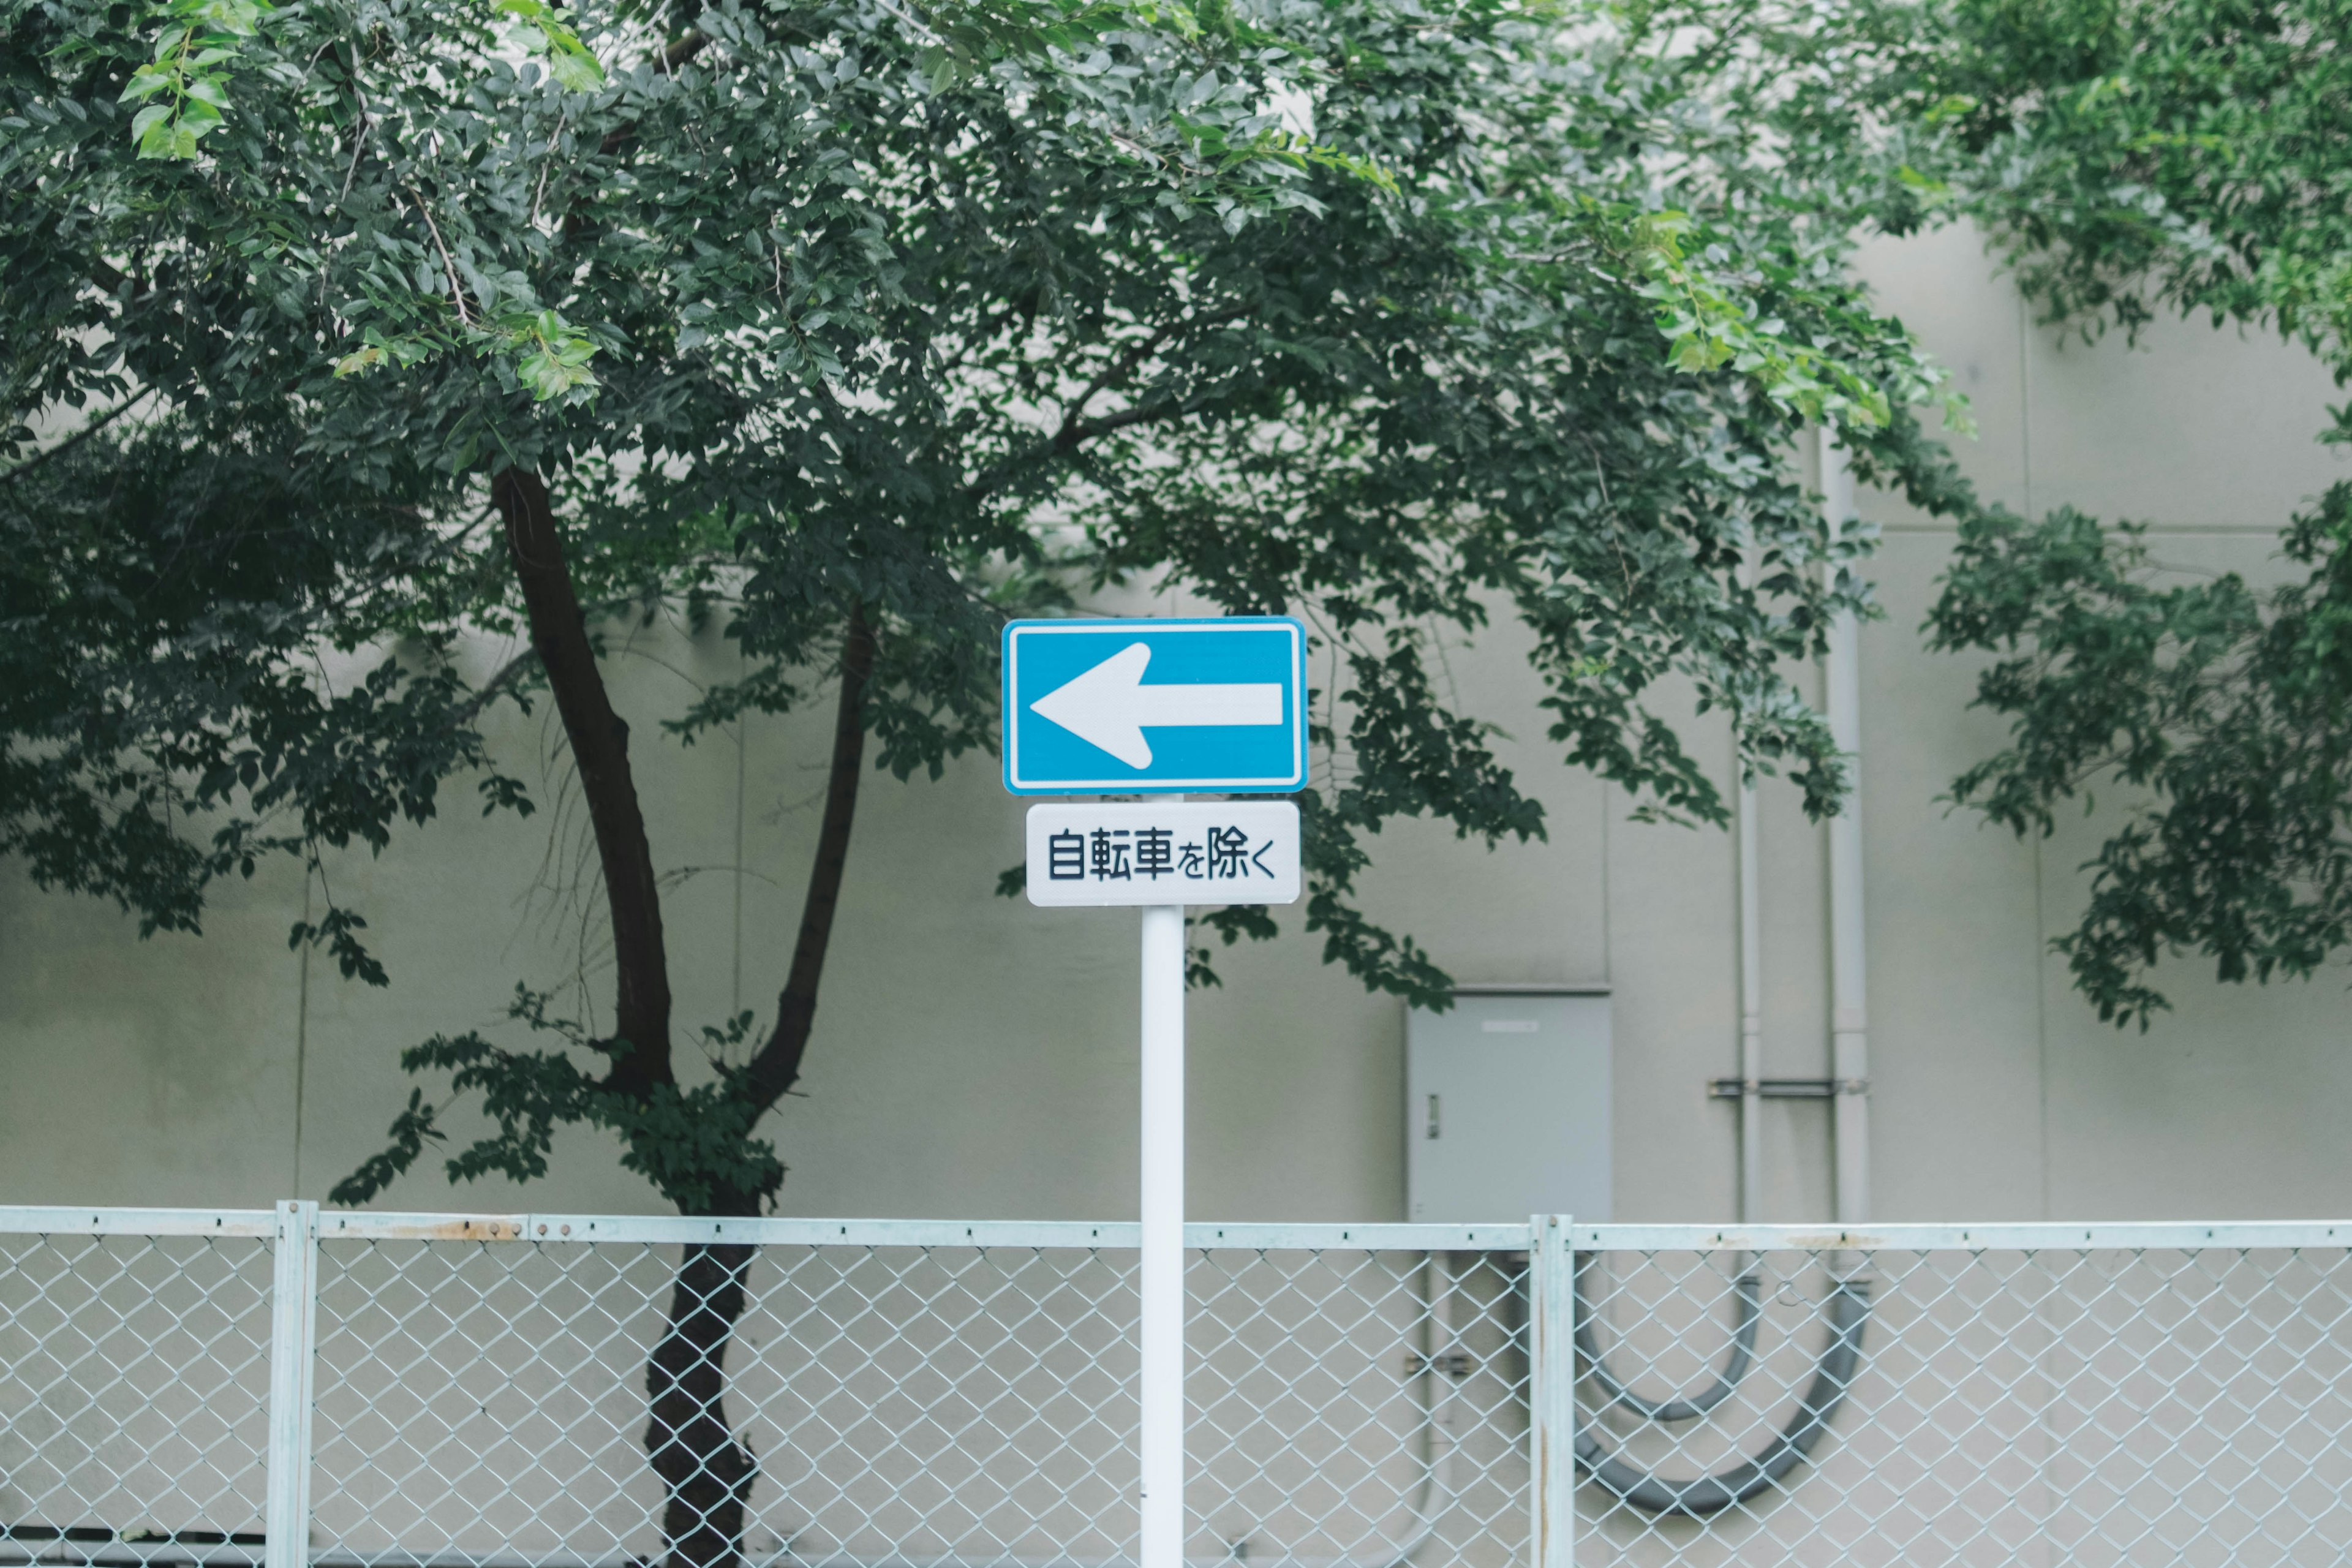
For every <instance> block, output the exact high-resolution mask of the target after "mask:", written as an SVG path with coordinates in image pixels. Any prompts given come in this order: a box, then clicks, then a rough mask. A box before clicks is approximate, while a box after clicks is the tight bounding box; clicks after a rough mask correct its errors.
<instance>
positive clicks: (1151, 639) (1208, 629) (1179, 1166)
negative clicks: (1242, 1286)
mask: <svg viewBox="0 0 2352 1568" xmlns="http://www.w3.org/2000/svg"><path fill="white" fill-rule="evenodd" d="M1307 643H1308V638H1307V627H1306V626H1305V624H1304V623H1302V622H1300V621H1297V620H1295V619H1292V618H1291V617H1289V616H1229V617H1223V618H1217V619H1176V620H1160V619H1131V620H1097V619H1094V618H1091V617H1076V616H1073V617H1071V618H1069V619H1066V620H1036V621H1008V622H1007V623H1005V626H1004V634H1003V642H1002V644H1001V645H1000V646H1001V648H1002V656H1003V677H1004V787H1005V789H1006V790H1007V791H1009V792H1010V793H1012V794H1013V795H1097V796H1100V795H1121V796H1133V795H1153V796H1159V797H1161V798H1160V799H1158V800H1150V801H1145V802H1142V803H1140V804H1139V803H1137V802H1135V801H1133V800H1131V799H1130V800H1125V801H1102V800H1097V801H1095V802H1092V803H1076V802H1055V803H1041V804H1039V805H1034V806H1032V807H1030V808H1029V814H1028V822H1027V825H1026V827H1025V836H1026V838H1027V847H1028V859H1027V862H1026V871H1027V878H1028V897H1029V901H1030V902H1031V903H1032V904H1034V905H1036V906H1037V907H1039V908H1041V909H1057V908H1058V909H1072V908H1104V907H1108V906H1112V905H1120V906H1130V907H1139V908H1140V909H1141V910H1142V911H1143V931H1142V936H1143V949H1142V958H1143V984H1142V987H1141V990H1142V998H1143V1007H1142V1012H1143V1029H1142V1036H1143V1052H1142V1055H1143V1075H1142V1076H1143V1107H1142V1110H1143V1117H1142V1121H1143V1138H1142V1161H1143V1171H1142V1175H1143V1184H1142V1185H1143V1193H1142V1199H1143V1205H1142V1206H1143V1226H1142V1231H1143V1235H1142V1243H1143V1245H1142V1256H1141V1258H1140V1261H1139V1265H1138V1268H1137V1269H1136V1292H1137V1297H1138V1303H1137V1306H1138V1310H1137V1314H1136V1316H1137V1339H1138V1341H1139V1345H1138V1348H1139V1359H1140V1362H1141V1365H1140V1367H1139V1372H1140V1373H1141V1375H1140V1377H1139V1379H1138V1385H1139V1388H1138V1391H1139V1394H1140V1400H1139V1404H1140V1410H1139V1420H1140V1427H1141V1430H1140V1434H1139V1443H1138V1445H1137V1447H1138V1448H1139V1455H1138V1458H1139V1477H1138V1479H1139V1483H1140V1485H1139V1504H1140V1508H1139V1512H1140V1514H1141V1519H1140V1536H1139V1549H1138V1552H1137V1556H1138V1558H1139V1568H1184V909H1185V906H1186V905H1187V904H1188V903H1200V904H1217V903H1223V904H1255V905H1273V904H1289V903H1295V902H1297V899H1298V893H1299V848H1300V836H1299V821H1298V807H1297V805H1295V804H1293V803H1292V802H1289V801H1234V800H1225V801H1219V802H1217V803H1215V804H1213V805H1192V804H1188V803H1187V802H1186V801H1185V799H1184V795H1185V794H1186V792H1188V791H1192V790H1199V791H1205V792H1208V793H1212V794H1215V795H1288V794H1291V793H1293V792H1295V791H1297V790H1299V789H1301V788H1303V787H1305V786H1306V784H1307V696H1308V692H1307ZM1188 894H1189V895H1192V897H1189V898H1188V897H1187V895H1188Z"/></svg>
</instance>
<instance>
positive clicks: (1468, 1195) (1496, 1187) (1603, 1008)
mask: <svg viewBox="0 0 2352 1568" xmlns="http://www.w3.org/2000/svg"><path fill="white" fill-rule="evenodd" d="M1405 1151H1406V1152H1405V1190H1406V1215H1407V1217H1408V1218H1410V1219H1413V1220H1426V1221H1433V1222H1437V1223H1444V1224H1458V1223H1469V1222H1483V1223H1493V1222H1496V1221H1514V1220H1524V1219H1526V1218H1527V1217H1528V1215H1534V1214H1566V1215H1575V1216H1576V1218H1577V1219H1578V1220H1580V1221H1587V1220H1589V1221H1591V1222H1593V1223H1595V1224H1600V1223H1605V1222H1606V1221H1607V1220H1608V1219H1609V1218H1610V1201H1609V1200H1610V1192H1609V1157H1610V1149H1609V995H1608V993H1607V992H1606V991H1605V990H1601V989H1599V988H1596V987H1591V986H1558V985H1528V986H1523V987H1522V986H1502V985H1494V986H1465V987H1464V988H1463V989H1462V990H1461V991H1459V992H1456V993H1455V994H1454V1007H1453V1010H1452V1011H1451V1012H1446V1013H1429V1012H1423V1011H1422V1010H1420V1009H1418V1008H1415V1009H1413V1010H1412V1011H1411V1012H1409V1013H1408V1014H1407V1015H1406V1024H1405Z"/></svg>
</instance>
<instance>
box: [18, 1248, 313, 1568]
mask: <svg viewBox="0 0 2352 1568" xmlns="http://www.w3.org/2000/svg"><path fill="white" fill-rule="evenodd" d="M269 1319H270V1251H269V1244H268V1242H267V1241H264V1240H261V1239H259V1238H257V1237H209V1236H170V1237H150V1236H107V1235H96V1236H94V1235H70V1234H65V1235H61V1234H55V1233H50V1234H24V1233H16V1234H10V1233H7V1232H6V1231H5V1230H0V1527H5V1539H0V1551H5V1552H9V1554H10V1555H14V1556H16V1557H17V1558H18V1559H19V1560H22V1559H23V1558H24V1557H26V1556H31V1555H37V1554H47V1555H49V1556H52V1557H57V1558H59V1559H60V1560H73V1559H79V1558H80V1557H83V1556H87V1555H93V1554H94V1555H102V1556H105V1557H107V1558H109V1559H110V1560H112V1561H116V1562H146V1561H164V1562H187V1561H189V1560H190V1559H191V1558H192V1557H194V1556H200V1555H217V1554H223V1553H222V1552H220V1549H223V1548H226V1549H227V1552H226V1554H227V1555H232V1556H235V1555H239V1554H241V1553H242V1552H243V1551H245V1550H249V1549H250V1548H252V1547H254V1546H257V1545H258V1544H259V1542H260V1541H261V1529H262V1501H263V1490H264V1487H263V1475H264V1466H263V1454H264V1448H265V1446H266V1443H267V1432H266V1427H267V1425H268V1402H269V1331H270V1321H269Z"/></svg>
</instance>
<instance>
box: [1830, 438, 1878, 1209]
mask: <svg viewBox="0 0 2352 1568" xmlns="http://www.w3.org/2000/svg"><path fill="white" fill-rule="evenodd" d="M1819 436H1820V440H1821V465H1822V467H1821V472H1822V503H1823V506H1824V509H1825V510H1826V511H1827V513H1828V519H1829V522H1830V525H1831V527H1832V530H1833V531H1834V530H1838V529H1842V528H1843V527H1844V526H1845V524H1846V523H1848V522H1849V521H1853V517H1854V506H1853V468H1851V467H1850V466H1849V465H1848V463H1847V460H1846V454H1845V450H1844V448H1843V447H1840V446H1839V445H1838V444H1837V440H1836V437H1833V436H1832V435H1831V433H1830V432H1829V431H1828V430H1826V429H1824V430H1822V431H1820V432H1819ZM1838 570H1839V567H1838V564H1837V563H1835V562H1832V563H1830V564H1829V567H1828V571H1829V572H1830V573H1831V574H1832V580H1834V577H1835V574H1836V573H1837V572H1838ZM1861 641H1862V638H1861V627H1860V626H1859V624H1858V623H1857V622H1856V621H1855V619H1854V617H1853V615H1852V614H1851V613H1850V612H1849V613H1846V614H1843V615H1840V616H1837V617H1836V618H1835V619H1834V620H1832V622H1831V623H1830V635H1829V661H1828V668H1827V670H1826V681H1825V684H1826V686H1827V688H1828V691H1827V697H1828V702H1829V718H1830V735H1831V737H1832V740H1834V741H1835V742H1836V743H1837V748H1838V750H1839V751H1841V752H1843V753H1845V757H1846V763H1847V766H1848V767H1850V768H1851V769H1853V776H1852V778H1851V779H1850V780H1849V784H1850V785H1851V787H1850V789H1849V790H1848V792H1847V795H1846V797H1845V804H1844V805H1843V806H1841V807H1840V808H1839V810H1838V814H1837V815H1836V816H1833V817H1832V818H1831V819H1830V825H1829V837H1830V1076H1831V1077H1832V1079H1835V1080H1836V1089H1837V1095H1836V1099H1835V1100H1833V1101H1832V1103H1833V1104H1834V1105H1835V1107H1836V1110H1835V1113H1834V1118H1833V1122H1832V1136H1833V1137H1834V1138H1835V1139H1836V1142H1837V1217H1838V1223H1839V1224H1841V1225H1860V1224H1864V1223H1865V1222H1867V1221H1868V1220H1869V1218H1870V1015H1869V1009H1868V1005H1867V1004H1868V994H1869V987H1868V983H1867V976H1866V974H1865V973H1864V924H1863V915H1862V763H1861V752H1862V659H1861V655H1862V648H1861Z"/></svg>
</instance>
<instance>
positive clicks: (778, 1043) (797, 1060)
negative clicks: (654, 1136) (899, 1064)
mask: <svg viewBox="0 0 2352 1568" xmlns="http://www.w3.org/2000/svg"><path fill="white" fill-rule="evenodd" d="M874 652H875V647H874V628H873V626H871V625H870V624H869V623H868V622H867V620H866V611H865V607H864V606H863V605H858V606H856V607H853V608H852V609H851V610H850V612H849V630H848V633H847V635H846V636H845V637H843V639H842V647H841V704H840V707H839V709H838V710H836V711H835V715H834V722H833V768H832V771H831V773H829V774H828V776H827V777H826V779H825V786H824V823H823V825H822V826H820V827H819V828H818V829H817V837H816V864H815V865H814V867H813V868H811V869H810V872H809V885H808V893H807V895H806V897H805V898H804V899H803V900H802V903H801V930H800V936H799V939H798V940H797V941H795V942H793V966H792V969H791V971H790V972H789V973H787V974H786V976H785V979H784V989H783V993H782V994H781V995H779V996H778V997H777V998H776V1026H775V1029H774V1031H773V1032H772V1033H771V1034H770V1035H769V1037H768V1042H767V1044H766V1045H764V1046H761V1047H760V1054H759V1055H758V1056H756V1057H754V1058H751V1066H750V1067H749V1068H746V1069H745V1071H744V1075H743V1076H744V1081H745V1084H746V1087H747V1088H748V1089H750V1091H751V1103H752V1104H753V1105H755V1106H757V1107H758V1108H759V1109H760V1110H761V1111H764V1110H767V1109H768V1107H770V1106H772V1105H773V1104H775V1102H776V1101H777V1100H780V1099H782V1097H783V1095H784V1093H785V1091H786V1090H788V1089H791V1088H792V1087H793V1084H794V1083H795V1082H797V1081H798V1080H799V1079H800V1075H801V1058H802V1056H803V1054H805V1053H806V1052H807V1050H808V1043H809V1033H810V1031H811V1030H812V1029H813V1028H814V1026H815V1025H816V993H817V983H818V981H820V980H821V979H822V978H823V977H824V952H825V947H826V944H827V943H828V942H831V940H832V937H833V918H834V912H835V910H836V909H837V908H838V907H839V905H840V902H841V878H842V872H843V870H844V868H845V867H846V866H847V865H848V861H849V829H850V825H851V822H852V820H853V819H854V818H855V817H856V814H857V785H858V782H859V780H860V779H861V778H862V777H863V776H864V771H865V768H864V765H865V761H866V682H867V680H869V679H871V678H872V676H873V674H874Z"/></svg>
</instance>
